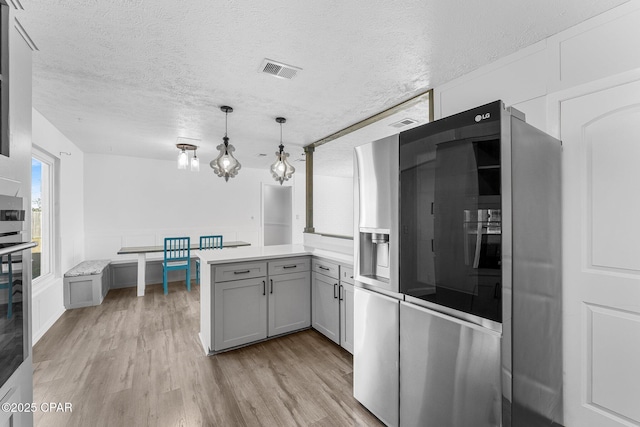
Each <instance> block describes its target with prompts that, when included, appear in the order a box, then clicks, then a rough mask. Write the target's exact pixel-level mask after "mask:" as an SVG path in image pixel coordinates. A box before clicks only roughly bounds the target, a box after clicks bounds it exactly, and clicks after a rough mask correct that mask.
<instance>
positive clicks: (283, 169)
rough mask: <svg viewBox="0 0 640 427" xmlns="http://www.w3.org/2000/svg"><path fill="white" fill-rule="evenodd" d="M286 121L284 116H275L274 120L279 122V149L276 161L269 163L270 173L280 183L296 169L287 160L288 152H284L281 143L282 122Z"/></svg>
mask: <svg viewBox="0 0 640 427" xmlns="http://www.w3.org/2000/svg"><path fill="white" fill-rule="evenodd" d="M286 121H287V119H285V118H284V117H276V122H278V123H280V146H279V147H278V148H279V149H280V150H279V151H276V161H275V163H274V164H272V165H271V175H272V176H273V179H275V180H276V181H278V182H279V183H280V185H282V183H283V182H284V181H287V180H288V179H289V178H291V175H293V173H294V172H295V171H296V169H295V168H294V167H293V166H291V165H290V164H289V162H288V161H287V157H289V153H285V152H284V145H282V124H283V123H285V122H286Z"/></svg>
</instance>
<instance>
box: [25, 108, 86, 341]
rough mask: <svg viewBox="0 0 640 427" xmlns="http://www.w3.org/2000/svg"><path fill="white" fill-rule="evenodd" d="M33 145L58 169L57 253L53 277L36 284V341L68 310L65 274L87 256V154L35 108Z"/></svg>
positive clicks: (34, 288)
mask: <svg viewBox="0 0 640 427" xmlns="http://www.w3.org/2000/svg"><path fill="white" fill-rule="evenodd" d="M32 128H33V145H34V146H36V147H38V148H40V149H41V150H43V151H45V152H47V153H49V154H50V155H51V156H52V157H53V158H55V159H56V169H57V172H58V177H57V187H58V192H57V194H56V199H57V206H58V209H57V214H58V216H57V222H58V235H57V239H56V240H57V242H56V243H57V245H56V246H57V254H58V258H57V259H56V260H55V262H54V265H55V267H54V269H55V271H54V277H53V279H52V280H49V281H44V282H40V283H37V284H35V285H34V287H33V298H32V300H33V316H32V318H33V343H34V344H35V343H36V342H38V340H39V339H40V338H41V337H42V335H43V334H44V333H45V332H46V331H47V330H48V329H49V328H50V327H51V325H53V323H54V322H55V321H56V320H57V319H58V317H60V315H62V313H64V301H63V290H62V276H63V275H64V272H65V271H67V270H69V269H70V268H72V267H73V266H74V265H76V264H78V263H79V262H81V261H82V260H83V259H84V214H83V206H84V203H83V198H84V197H83V194H84V180H83V172H84V160H83V159H84V155H83V153H82V151H80V149H79V148H78V147H77V146H76V145H75V144H74V143H72V142H71V141H70V140H69V139H68V138H67V137H65V136H64V135H63V134H62V133H61V132H60V131H59V130H58V129H56V128H55V127H54V126H53V125H52V124H51V123H50V122H49V121H48V120H47V119H46V118H45V117H44V116H43V115H42V114H40V113H39V112H38V111H37V110H35V109H33V126H32Z"/></svg>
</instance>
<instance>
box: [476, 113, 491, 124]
mask: <svg viewBox="0 0 640 427" xmlns="http://www.w3.org/2000/svg"><path fill="white" fill-rule="evenodd" d="M489 117H491V113H484V114H478V115H477V116H476V122H479V121H480V120H485V119H488V118H489Z"/></svg>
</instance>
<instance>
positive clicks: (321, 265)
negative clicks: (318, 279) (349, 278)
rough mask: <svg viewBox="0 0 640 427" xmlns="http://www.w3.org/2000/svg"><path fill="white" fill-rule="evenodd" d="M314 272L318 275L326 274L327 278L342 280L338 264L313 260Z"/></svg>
mask: <svg viewBox="0 0 640 427" xmlns="http://www.w3.org/2000/svg"><path fill="white" fill-rule="evenodd" d="M312 265H313V271H315V272H316V273H320V274H324V275H325V276H329V277H332V278H334V279H339V278H340V273H339V268H338V264H334V263H332V262H328V261H324V260H321V259H314V260H313V263H312Z"/></svg>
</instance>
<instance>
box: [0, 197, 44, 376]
mask: <svg viewBox="0 0 640 427" xmlns="http://www.w3.org/2000/svg"><path fill="white" fill-rule="evenodd" d="M24 227H25V211H24V209H23V200H22V198H20V197H12V196H5V195H0V384H4V383H5V382H6V381H7V379H9V377H10V376H11V374H13V372H14V371H15V370H16V369H17V368H18V367H19V366H20V364H21V363H22V362H23V361H24V360H25V359H26V357H27V356H28V354H29V348H30V343H28V342H27V340H28V339H27V337H28V333H27V327H28V316H29V315H30V314H29V312H28V308H27V307H28V306H29V304H28V301H24V299H23V294H24V295H27V293H26V289H25V290H24V291H25V292H24V293H23V286H26V284H27V283H28V279H29V276H28V274H29V268H28V267H29V266H27V265H24V264H23V252H24V251H25V250H29V249H30V248H32V247H34V246H35V245H36V244H35V243H33V242H25V241H23V232H24V230H25V229H24ZM27 259H28V257H27Z"/></svg>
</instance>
